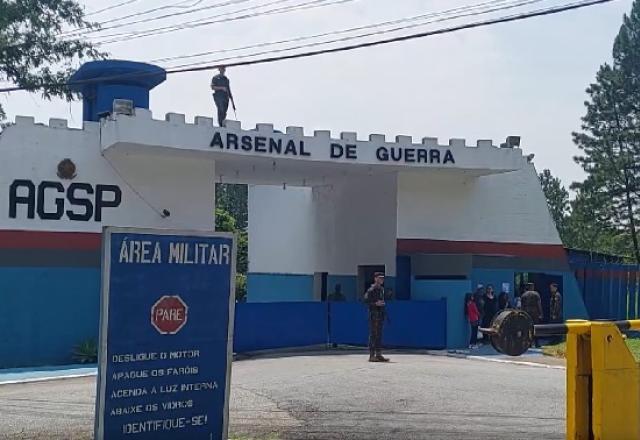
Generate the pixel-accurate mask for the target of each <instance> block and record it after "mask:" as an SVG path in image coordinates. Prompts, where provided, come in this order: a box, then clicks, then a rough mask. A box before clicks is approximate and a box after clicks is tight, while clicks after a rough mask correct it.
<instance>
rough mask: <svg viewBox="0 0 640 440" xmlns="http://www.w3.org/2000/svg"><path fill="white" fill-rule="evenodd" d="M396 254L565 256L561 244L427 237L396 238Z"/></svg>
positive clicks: (559, 257) (561, 257) (558, 257)
mask: <svg viewBox="0 0 640 440" xmlns="http://www.w3.org/2000/svg"><path fill="white" fill-rule="evenodd" d="M397 251H398V254H417V253H428V254H474V255H508V256H514V257H534V258H556V259H565V258H566V257H567V255H566V253H565V250H564V247H563V246H562V245H561V244H533V243H495V242H488V241H449V240H427V239H404V238H402V239H398V240H397Z"/></svg>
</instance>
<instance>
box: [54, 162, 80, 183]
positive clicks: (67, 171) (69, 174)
mask: <svg viewBox="0 0 640 440" xmlns="http://www.w3.org/2000/svg"><path fill="white" fill-rule="evenodd" d="M58 177H59V178H61V179H68V180H71V179H73V178H74V177H76V164H75V163H73V161H72V160H71V159H69V158H67V159H62V160H61V161H60V163H59V164H58Z"/></svg>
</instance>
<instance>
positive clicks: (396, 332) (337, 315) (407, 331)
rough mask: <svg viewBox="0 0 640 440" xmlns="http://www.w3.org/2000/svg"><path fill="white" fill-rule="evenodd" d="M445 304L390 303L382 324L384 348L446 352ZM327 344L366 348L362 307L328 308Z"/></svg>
mask: <svg viewBox="0 0 640 440" xmlns="http://www.w3.org/2000/svg"><path fill="white" fill-rule="evenodd" d="M446 310H447V304H446V300H444V299H441V300H435V301H390V302H389V303H388V304H387V314H388V315H389V319H388V320H387V321H386V322H385V323H384V331H383V341H382V343H383V345H384V346H385V347H405V348H431V349H441V348H445V346H446V343H447V319H446V318H447V316H446ZM330 317H331V319H330V324H329V329H330V341H331V342H333V343H336V344H348V345H360V346H367V345H368V331H369V322H368V319H369V318H368V311H367V306H366V305H365V304H362V303H353V302H351V303H347V302H341V303H331V304H330Z"/></svg>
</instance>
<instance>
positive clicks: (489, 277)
mask: <svg viewBox="0 0 640 440" xmlns="http://www.w3.org/2000/svg"><path fill="white" fill-rule="evenodd" d="M514 276H515V272H514V271H513V270H507V269H473V270H472V271H471V287H472V288H473V290H475V288H476V286H477V285H478V284H483V285H484V286H486V285H487V284H492V285H493V290H494V291H495V292H496V294H499V293H500V292H501V291H502V283H509V298H511V299H513V296H514V292H515V290H514V287H513V279H514Z"/></svg>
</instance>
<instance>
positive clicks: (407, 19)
mask: <svg viewBox="0 0 640 440" xmlns="http://www.w3.org/2000/svg"><path fill="white" fill-rule="evenodd" d="M506 1H511V0H490V1H486V2H483V3H478V4H475V5H466V6H460V7H457V8H452V9H447V10H445V11H441V12H430V13H428V14H420V15H414V16H412V17H405V18H401V19H396V20H389V21H384V22H378V23H372V24H368V25H364V26H358V27H352V28H347V29H341V30H337V31H331V32H323V33H320V34H313V35H305V36H300V37H293V38H287V39H285V40H276V41H269V42H263V43H256V44H250V45H247V46H241V47H235V48H231V49H216V50H210V51H206V52H197V53H193V54H189V55H176V56H170V57H163V58H156V59H153V60H150V61H149V62H151V63H160V62H164V61H173V60H178V59H186V58H197V57H201V56H206V55H213V54H215V53H225V52H235V51H241V50H246V49H256V48H260V47H266V46H275V45H279V44H285V43H294V42H298V41H304V40H310V39H313V38H322V37H328V36H331V35H341V34H346V33H350V32H356V31H360V30H365V29H372V28H377V27H382V26H388V25H393V24H399V23H405V22H411V21H416V20H422V19H425V18H431V17H435V16H440V15H444V14H447V13H452V12H459V11H465V10H470V9H474V8H479V7H482V6H490V5H493V4H499V3H505V2H506Z"/></svg>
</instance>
